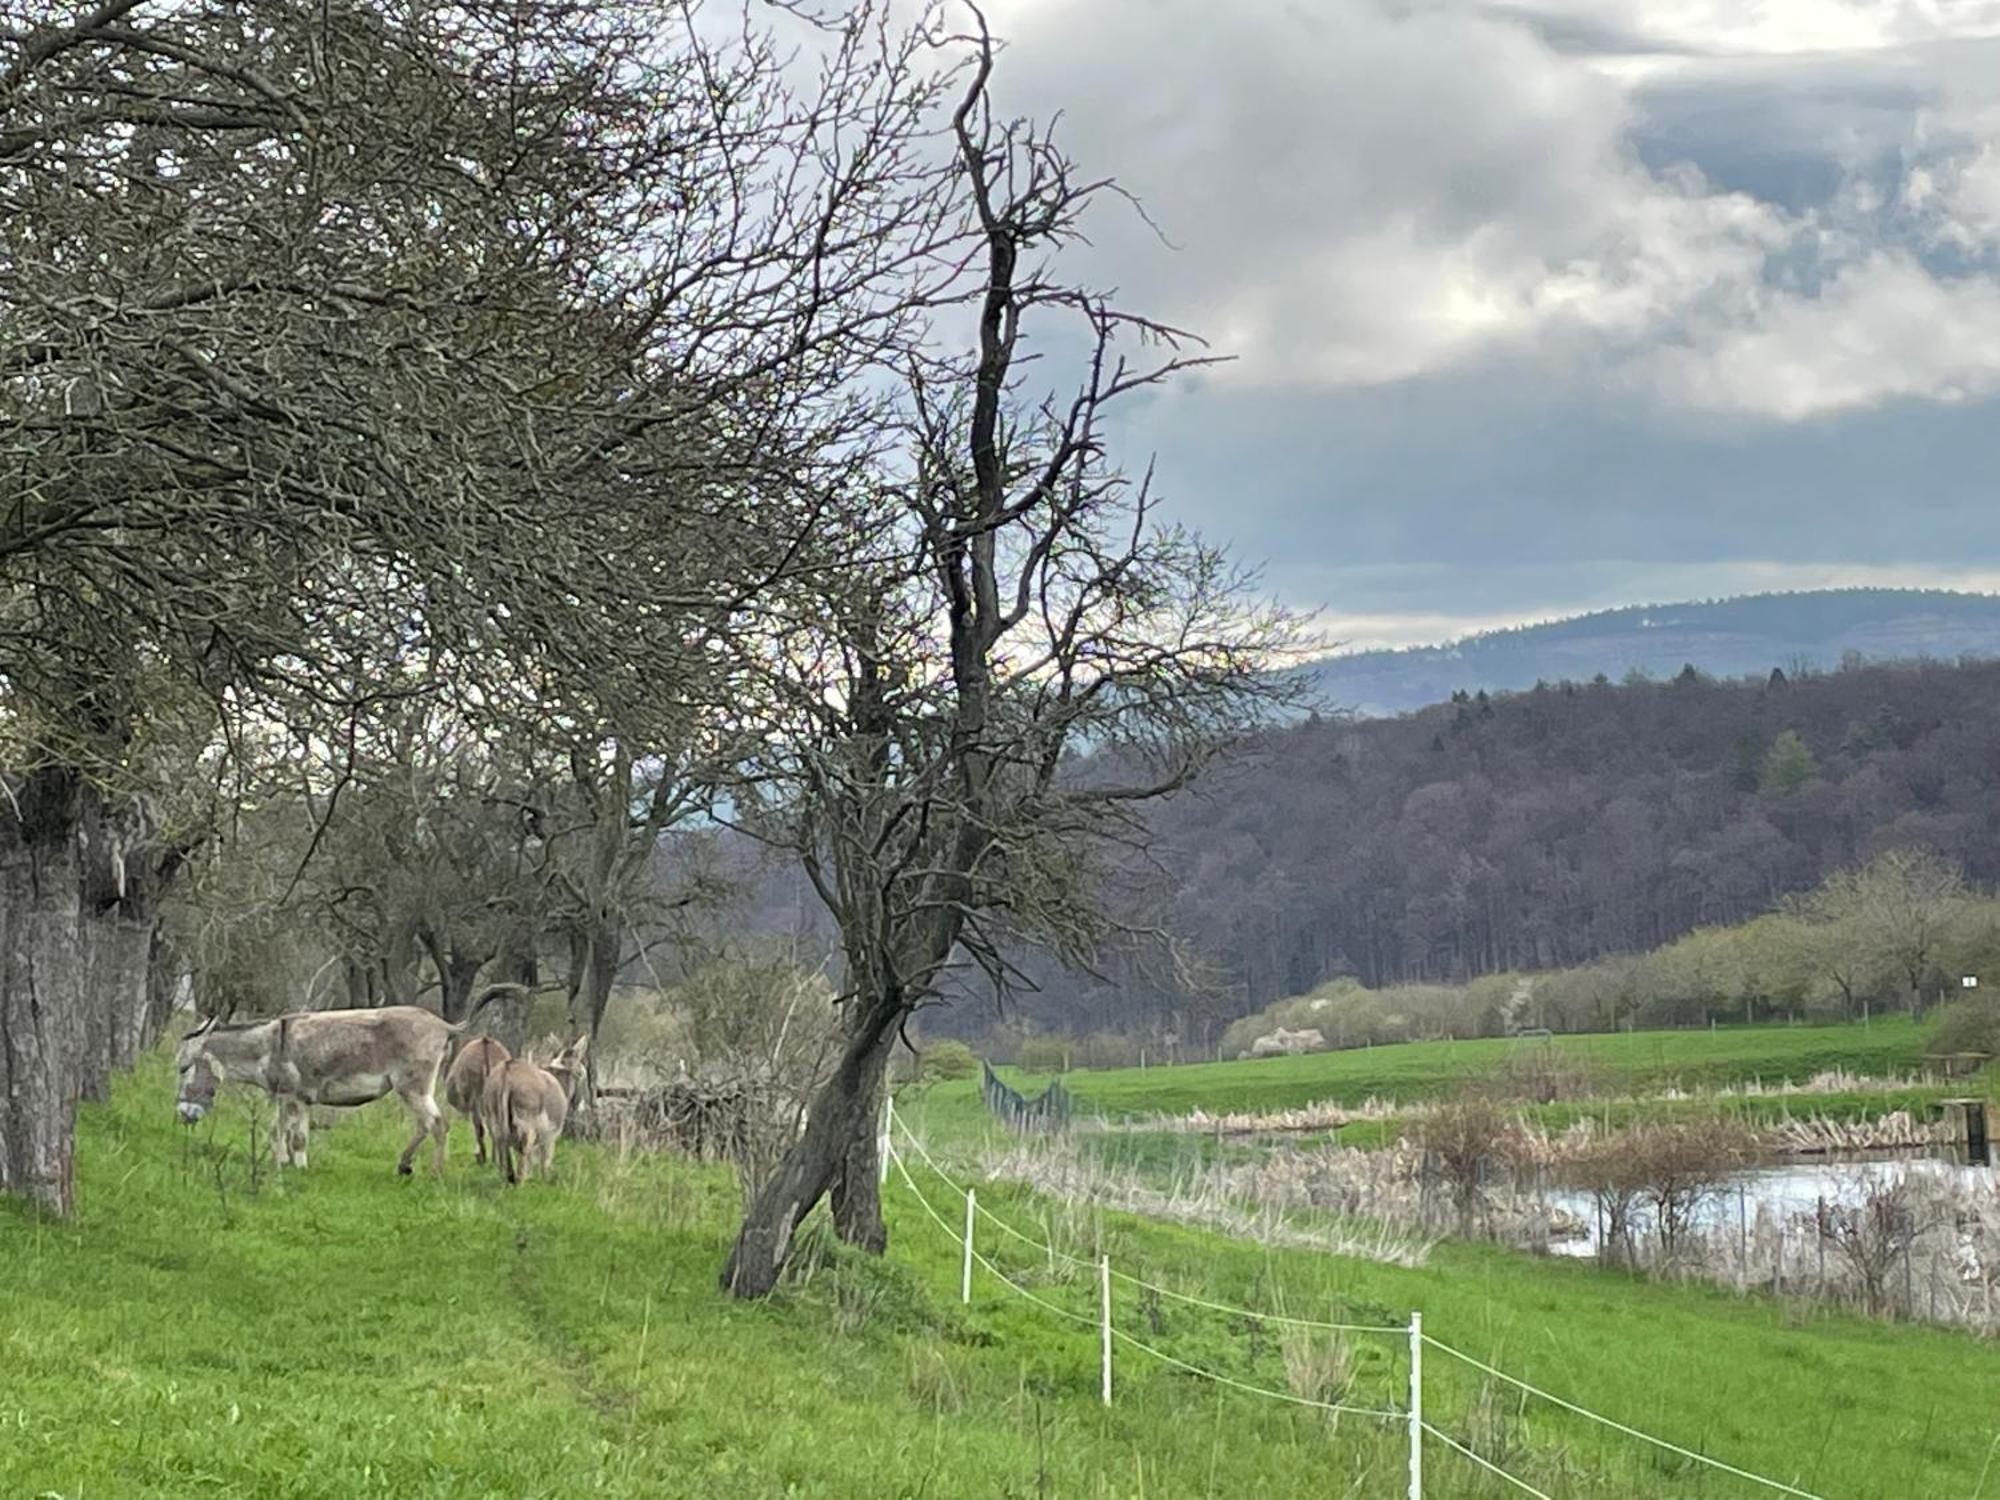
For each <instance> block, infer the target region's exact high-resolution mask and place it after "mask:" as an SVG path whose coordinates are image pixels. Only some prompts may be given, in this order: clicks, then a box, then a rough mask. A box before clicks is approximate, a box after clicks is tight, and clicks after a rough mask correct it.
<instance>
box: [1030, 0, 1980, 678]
mask: <svg viewBox="0 0 2000 1500" xmlns="http://www.w3.org/2000/svg"><path fill="white" fill-rule="evenodd" d="M995 23H996V26H997V27H998V28H999V29H1000V30H1001V31H1002V33H1003V34H1005V35H1008V36H1010V37H1011V38H1013V43H1012V46H1011V49H1010V55H1009V56H1007V57H1006V58H1005V60H1004V61H1003V64H1002V67H1001V70H1000V73H999V74H998V78H997V82H998V87H999V89H1000V91H1001V95H1002V102H1003V103H1004V104H1007V105H1008V106H1009V107H1012V108H1016V109H1019V110H1021V111H1023V112H1028V113H1033V114H1037V115H1040V116H1043V117H1046V116H1047V115H1048V114H1049V113H1050V112H1051V111H1052V110H1054V109H1056V108H1058V107H1060V108H1062V109H1063V110H1064V120H1063V139H1064V140H1065V141H1066V143H1067V144H1068V146H1069V148H1070V149H1071V150H1072V152H1073V153H1074V154H1075V155H1076V156H1077V157H1078V159H1079V160H1080V161H1081V162H1082V163H1083V165H1084V166H1085V167H1086V168H1087V169H1088V170H1091V171H1093V172H1103V171H1110V172H1115V173H1116V174H1118V176H1119V178H1120V180H1121V181H1122V182H1123V183H1124V185H1126V186H1127V187H1129V188H1132V189H1134V190H1135V191H1137V192H1138V193H1139V194H1140V195H1141V196H1142V197H1143V198H1144V200H1145V202H1146V205H1147V208H1148V210H1149V211H1150V212H1151V213H1152V215H1153V216H1154V218H1155V219H1156V220H1157V221H1158V222H1159V223H1160V225H1161V226H1162V228H1163V229H1164V231H1165V232H1166V234H1167V235H1168V236H1169V237H1170V238H1171V240H1172V241H1173V246H1174V248H1168V247H1167V246H1165V245H1163V244H1162V243H1161V242H1160V241H1159V239H1158V238H1157V237H1155V235H1154V234H1153V232H1152V231H1151V230H1150V229H1148V228H1147V227H1146V225H1145V224H1144V223H1143V222H1142V221H1140V220H1139V219H1138V218H1137V217H1136V216H1134V215H1130V214H1124V213H1119V212H1106V213H1104V214H1101V215H1099V216H1097V218H1096V220H1095V221H1094V222H1093V223H1092V225H1091V226H1090V230H1091V233H1092V236H1093V244H1092V246H1091V247H1090V251H1089V254H1090V255H1091V257H1092V261H1091V268H1092V272H1093V274H1094V275H1095V277H1096V279H1097V280H1098V281H1099V282H1100V283H1102V284H1105V285H1108V286H1116V287H1118V288H1120V289H1121V296H1122V298H1123V300H1125V301H1126V302H1127V303H1128V304H1129V305H1131V306H1134V307H1136V308H1138V309H1141V310H1144V311H1146V312H1149V313H1153V314H1157V315H1160V316H1162V317H1164V318H1167V319H1168V320H1170V321H1173V322H1176V323H1178V324H1181V325H1182V326H1186V327H1191V328H1194V329H1196V330H1198V331H1201V332H1203V333H1205V334H1207V335H1208V336H1209V337H1210V338H1211V339H1212V340H1213V341H1214V342H1215V343H1216V345H1217V346H1218V349H1219V350H1220V351H1221V352H1225V353H1229V354H1233V355H1235V356H1237V358H1236V362H1235V363H1234V364H1232V365H1230V366H1227V367H1224V368H1222V369H1219V370H1214V371H1209V372H1205V373H1203V374H1202V375H1201V376H1199V377H1198V378H1195V379H1191V380H1189V381H1186V382H1183V383H1181V384H1179V385H1177V386H1176V387H1174V388H1172V389H1170V390H1167V391H1165V392H1160V393H1156V394H1149V395H1148V397H1147V398H1146V399H1145V400H1144V401H1143V402H1140V403H1135V404H1134V407H1133V409H1132V411H1131V412H1129V413H1128V414H1127V416H1126V417H1125V419H1124V424H1123V433H1122V441H1123V444H1124V446H1125V447H1126V449H1127V451H1129V452H1131V453H1132V454H1134V455H1135V456H1139V457H1143V455H1145V454H1147V453H1155V454H1157V456H1158V458H1159V471H1158V472H1159V484H1160V489H1161V492H1162V493H1163V495H1164V496H1165V498H1166V500H1167V502H1168V504H1169V508H1170V510H1171V511H1172V513H1173V514H1174V515H1175V516H1176V517H1177V518H1179V519H1185V520H1189V521H1192V522H1194V523H1195V524H1197V525H1199V526H1201V527H1203V528H1204V529H1206V530H1207V531H1209V532H1210V534H1212V535H1214V536H1216V537H1217V538H1218V539H1221V540H1224V541H1227V542H1230V543H1231V544H1232V545H1234V546H1235V548H1236V549H1237V550H1238V552H1239V553H1240V554H1241V555H1243V556H1245V557H1246V558H1249V559H1251V560H1256V559H1260V558H1261V559H1268V560H1269V564H1268V575H1267V576H1268V578H1269V582H1270V584H1271V586H1272V588H1273V589H1274V590H1275V591H1276V592H1278V593H1280V594H1281V595H1282V596H1283V597H1285V598H1286V599H1287V600H1289V601H1291V602H1293V603H1296V604H1301V605H1305V606H1315V605H1326V606H1328V615H1327V621H1328V627H1329V629H1330V630H1332V631H1333V633H1335V634H1336V635H1340V636H1344V637H1347V638H1352V639H1359V640H1370V641H1376V640H1383V641H1396V642H1406V641H1410V640H1423V639H1434V638H1438V637H1440V636H1445V635H1454V634H1460V633H1463V631H1465V630H1468V629H1474V628H1478V627H1479V626H1481V625H1485V624H1492V623H1510V622H1514V621H1519V620H1523V619H1537V618H1545V617H1547V616H1549V615H1552V614H1557V613H1562V612H1565V611H1569V610H1574V609H1582V608H1599V607H1605V606H1609V605H1614V604H1619V603H1627V602H1666V601H1670V600H1671V599H1673V598H1675V597H1686V596H1696V595H1701V596H1707V595H1717V594H1727V593H1733V592H1739V591H1741V590H1744V589H1756V588H1764V587H1809V586H1817V585H1821V584H1831V583H1845V582H1868V581H1897V582H1910V583H1926V582H1935V583H1940V584H1946V585H1953V586H1966V587H1981V588H1991V587H1994V586H1995V585H1996V583H2000V507H1995V506H1994V505H1993V503H1992V498H1991V497H1992V480H1991V476H1992V474H1993V473H1994V472H1995V471H1996V470H2000V0H1996V3H1993V4H1986V3H1975V4H1964V3H1960V4H1954V3H1951V0H1909V3H1899V0H1786V3H1784V4H1776V3H1764V4H1756V3H1750V4H1744V3H1740V0H1726V3H1725V0H1714V3H1695V0H1522V3H1519V4H1513V5H1495V4H1490V3H1485V4H1482V3H1477V0H1327V3H1321V0H1314V3H1310V4H1308V3H1307V0H1294V3H1289V4H1288V3H1287V0H1261V3H1258V0H1249V3H1245V4H1243V5H1238V6H1230V7H1222V6H1215V5H1212V4H1197V3H1194V0H1093V4H1091V5H1089V6H1077V5H1069V4H1057V3H1055V0H1036V3H1032V4H1024V3H1023V0H1012V3H1011V4H1005V3H1003V4H1002V7H1001V8H1000V9H998V10H996V12H995Z"/></svg>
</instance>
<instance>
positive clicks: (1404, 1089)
mask: <svg viewBox="0 0 2000 1500" xmlns="http://www.w3.org/2000/svg"><path fill="white" fill-rule="evenodd" d="M1923 1035H1924V1034H1923V1031H1922V1029H1921V1028H1920V1027H1919V1026H1918V1025H1917V1023H1916V1022H1914V1021H1913V1020H1911V1019H1910V1018H1909V1017H1908V1016H1893V1017H1888V1018H1885V1019H1881V1020H1877V1021H1875V1022H1873V1023H1872V1024H1870V1025H1868V1026H1861V1025H1842V1026H1737V1027H1723V1028H1720V1029H1719V1030H1716V1031H1713V1032H1710V1031H1635V1032H1611V1033H1605V1034H1598V1035H1587V1036H1559V1037H1555V1038H1552V1039H1551V1040H1549V1041H1546V1042H1544V1041H1527V1040H1510V1039H1506V1038H1481V1039H1478V1040H1474V1041H1462V1042H1404V1043H1400V1044H1398V1045H1395V1046H1389V1047H1367V1048H1354V1049H1350V1050H1348V1051H1344V1052H1313V1053H1307V1054H1305V1055H1303V1056H1298V1057H1263V1058H1255V1059H1245V1060H1242V1061H1238V1062H1218V1063H1188V1064H1183V1065H1181V1066H1178V1067H1171V1068H1117V1069H1106V1070H1104V1071H1089V1072H1084V1071H1079V1072H1074V1073H1070V1074H1067V1075H1065V1076H1064V1078H1063V1084H1064V1087H1066V1088H1067V1089H1069V1090H1070V1092H1071V1093H1072V1094H1074V1095H1075V1096H1076V1099H1077V1101H1078V1104H1079V1105H1080V1106H1081V1107H1082V1108H1083V1109H1085V1110H1088V1111H1092V1112H1097V1113H1102V1114H1104V1115H1105V1116H1107V1117H1108V1118H1110V1119H1113V1120H1116V1119H1118V1118H1119V1117H1120V1116H1121V1115H1125V1114H1133V1115H1139V1114H1187V1113H1189V1112H1191V1111H1193V1110H1195V1109H1202V1110H1207V1111H1210V1112H1212V1113H1213V1112H1218V1111H1223V1110H1247V1111H1269V1110H1279V1109H1291V1108H1295V1107H1297V1106H1299V1105H1302V1104H1310V1103H1313V1102H1315V1101H1318V1100H1331V1101H1333V1102H1334V1103H1336V1104H1361V1103H1363V1102H1364V1101H1366V1100H1367V1099H1369V1098H1393V1099H1397V1100H1415V1099H1428V1098H1435V1097H1437V1096H1438V1095H1441V1094H1447V1093H1450V1092H1452V1091H1453V1090H1455V1089H1458V1088H1460V1087H1463V1086H1464V1085H1465V1084H1466V1083H1468V1082H1470V1081H1471V1080H1473V1079H1474V1078H1477V1077H1480V1076H1481V1075H1484V1074H1490V1073H1492V1072H1493V1071H1495V1070H1496V1069H1499V1068H1501V1067H1502V1066H1504V1065H1505V1064H1506V1062H1507V1060H1508V1059H1509V1058H1510V1057H1515V1056H1518V1055H1519V1054H1520V1053H1522V1052H1523V1051H1524V1050H1525V1049H1532V1048H1540V1047H1550V1048H1553V1049H1554V1050H1555V1051H1556V1052H1558V1053H1559V1054H1561V1055H1562V1056H1564V1057H1568V1058H1574V1059H1576V1060H1578V1061H1579V1062H1580V1063H1582V1064H1584V1065H1586V1066H1588V1067H1590V1068H1591V1069H1593V1070H1594V1071H1595V1072H1596V1073H1597V1074H1598V1075H1599V1076H1600V1077H1601V1078H1602V1079H1604V1080H1605V1081H1606V1082H1607V1083H1608V1084H1610V1085H1611V1086H1612V1087H1614V1088H1616V1089H1618V1090H1619V1091H1621V1092H1627V1093H1648V1092H1652V1091H1654V1090H1657V1089H1662V1088H1665V1087H1667V1086H1669V1085H1679V1086H1680V1087H1683V1088H1688V1089H1693V1088H1700V1087H1714V1086H1717V1085H1721V1084H1732V1083H1743V1082H1747V1081H1749V1080H1752V1079H1762V1080H1763V1081H1764V1082H1766V1083H1773V1082H1779V1081H1804V1080H1805V1079H1808V1078H1811V1077H1812V1076H1813V1075H1814V1074H1816V1073H1822V1072H1827V1071H1831V1070H1834V1069H1840V1070H1842V1071H1845V1072H1849V1073H1859V1074H1869V1075H1887V1074H1902V1073H1909V1072H1914V1071H1915V1070H1917V1069H1918V1067H1919V1066H1920V1059H1921V1057H1922V1054H1923V1051H1924V1043H1923ZM1009 1077H1010V1078H1012V1079H1013V1081H1014V1082H1015V1083H1016V1084H1017V1086H1019V1087H1021V1088H1024V1089H1029V1090H1033V1089H1038V1088H1040V1087H1042V1086H1043V1085H1044V1084H1045V1083H1046V1082H1047V1079H1046V1078H1045V1077H1042V1076H1036V1075H1026V1074H1017V1073H1010V1074H1009ZM954 1087H955V1088H958V1089H962V1090H966V1091H968V1092H974V1091H976V1089H975V1086H974V1085H970V1084H960V1085H956V1086H954ZM940 1092H941V1093H942V1092H943V1091H942V1090H940Z"/></svg>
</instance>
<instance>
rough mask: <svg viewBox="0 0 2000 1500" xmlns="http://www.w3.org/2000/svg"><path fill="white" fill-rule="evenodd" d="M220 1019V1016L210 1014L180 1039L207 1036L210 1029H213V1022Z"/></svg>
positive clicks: (191, 1039)
mask: <svg viewBox="0 0 2000 1500" xmlns="http://www.w3.org/2000/svg"><path fill="white" fill-rule="evenodd" d="M221 1019H222V1017H221V1016H210V1017H209V1018H208V1019H207V1020H205V1021H203V1022H202V1023H201V1024H200V1025H199V1026H197V1027H195V1029H194V1030H193V1031H190V1032H189V1033H188V1034H187V1035H186V1036H185V1037H183V1038H182V1040H183V1041H189V1042H191V1041H193V1040H194V1039H195V1038H196V1037H198V1036H207V1035H208V1034H209V1033H210V1032H211V1031H213V1030H215V1023H216V1022H218V1021H220V1020H221Z"/></svg>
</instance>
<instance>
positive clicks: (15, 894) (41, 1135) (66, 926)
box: [0, 767, 92, 1214]
mask: <svg viewBox="0 0 2000 1500" xmlns="http://www.w3.org/2000/svg"><path fill="white" fill-rule="evenodd" d="M91 795H92V794H91V793H89V792H88V791H87V789H86V788H85V787H84V786H83V784H82V782H81V779H80V778H79V777H77V776H76V775H75V774H74V773H72V772H69V771H67V770H65V769H62V768H60V767H44V768H42V769H41V770H38V771H36V772H34V773H32V774H31V775H30V776H29V777H28V778H27V779H26V781H25V782H24V783H23V784H22V786H21V788H20V791H19V794H18V796H17V797H16V798H15V799H14V806H12V807H9V808H5V809H0V1189H3V1190H5V1191H8V1192H14V1193H24V1194H26V1195H27V1196H28V1197H29V1198H31V1199H33V1200H34V1201H35V1202H36V1203H37V1204H39V1205H40V1206H41V1207H43V1208H45V1209H47V1210H48V1211H50V1212H51V1213H56V1214H67V1213H68V1212H69V1211H70V1209H71V1208H72V1207H73V1206H74V1202H75V1160H74V1152H75V1135H76V1101H77V1096H78V1095H79V1093H81V1091H82V1086H83V1066H84V1060H85V1055H86V1048H87V1045H88V1025H87V1021H86V1018H85V1007H84V995H83V981H84V977H85V970H86V968H87V964H86V963H85V962H84V961H83V956H82V953H81V951H80V948H81V944H82V941H83V933H82V931H81V930H80V920H81V909H80V908H81V898H82V881H81V879H80V876H81V858H80V855H81V852H82V851H81V849H80V843H81V840H80V837H79V834H80V828H81V822H82V818H81V812H82V804H83V801H84V799H85V798H86V797H88V796H91Z"/></svg>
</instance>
